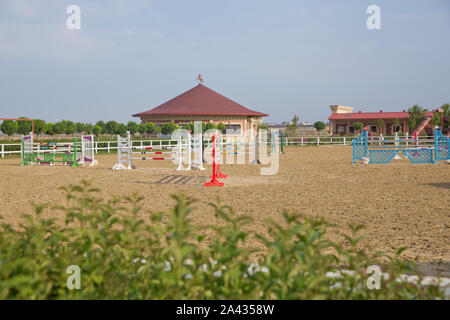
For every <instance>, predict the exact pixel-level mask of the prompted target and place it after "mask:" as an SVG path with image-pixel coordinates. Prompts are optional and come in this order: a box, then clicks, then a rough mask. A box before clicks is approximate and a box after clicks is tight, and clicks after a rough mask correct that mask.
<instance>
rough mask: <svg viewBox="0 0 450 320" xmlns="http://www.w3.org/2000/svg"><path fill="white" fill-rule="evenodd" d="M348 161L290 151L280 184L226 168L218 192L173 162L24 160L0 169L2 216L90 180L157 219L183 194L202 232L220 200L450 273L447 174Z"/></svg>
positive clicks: (311, 150)
mask: <svg viewBox="0 0 450 320" xmlns="http://www.w3.org/2000/svg"><path fill="white" fill-rule="evenodd" d="M351 158H352V149H351V147H341V146H329V147H327V146H321V147H318V148H317V147H305V148H299V147H290V148H288V149H287V154H285V155H282V156H281V158H280V166H279V172H278V173H277V174H276V175H272V176H262V175H260V168H261V167H263V166H264V165H250V164H249V165H223V168H222V171H223V172H224V173H225V174H227V175H228V176H229V177H228V178H227V179H223V180H222V181H223V182H225V186H224V187H216V188H206V187H203V183H204V182H205V181H207V180H209V179H208V176H209V175H210V174H211V166H206V167H207V170H206V171H184V172H180V171H175V170H174V168H175V165H174V164H173V163H172V162H170V161H139V160H137V161H135V163H136V165H137V169H136V170H129V171H112V170H110V168H111V167H112V166H113V164H114V163H115V162H116V159H117V158H116V156H115V155H99V156H98V157H97V159H98V161H99V163H100V165H99V166H97V167H95V168H89V167H85V168H70V167H64V166H56V165H55V166H53V167H48V166H39V167H37V166H28V167H19V166H18V165H17V164H18V162H19V160H18V159H17V158H15V159H5V160H0V177H1V179H0V199H1V204H2V205H1V206H0V215H2V216H3V217H4V220H5V221H6V222H8V223H12V224H13V225H16V224H17V223H18V221H19V217H20V215H21V214H22V213H25V212H27V213H30V212H31V211H32V203H33V202H37V203H49V204H55V203H61V202H62V201H64V193H63V192H62V191H61V190H59V189H58V188H59V187H61V186H66V185H68V184H70V183H78V182H80V181H81V180H82V179H87V180H90V181H91V182H92V183H93V184H94V185H95V186H97V187H99V188H101V189H102V191H103V194H104V195H106V196H107V197H112V196H117V195H120V194H122V195H129V194H131V193H133V192H138V193H139V194H141V195H142V196H144V202H143V207H144V208H145V209H150V210H153V211H165V210H167V209H169V208H170V207H171V206H172V205H173V203H174V202H173V200H172V199H171V197H170V195H172V194H174V193H178V192H183V193H185V194H187V195H189V196H191V197H194V198H196V199H198V202H197V203H196V208H197V210H195V211H194V212H193V213H192V219H193V222H194V223H195V224H197V225H202V224H205V223H214V221H215V218H214V213H213V210H212V209H211V208H210V207H209V206H208V202H210V201H212V200H214V199H215V198H217V197H220V199H221V200H222V201H223V203H225V204H228V205H230V206H232V207H233V208H234V209H235V211H236V212H238V213H241V214H248V215H250V216H252V217H253V219H254V223H252V225H251V228H254V229H255V230H256V231H259V230H264V229H265V228H266V227H267V225H268V223H267V219H269V218H270V219H274V220H276V221H282V212H283V210H288V211H290V212H296V213H301V214H304V215H308V216H320V217H324V218H326V219H327V220H328V221H330V222H331V223H334V224H336V226H337V227H336V228H337V229H339V230H344V229H345V228H346V226H347V225H348V224H349V223H359V224H364V225H365V226H366V228H365V229H364V230H363V233H364V234H365V235H366V236H367V238H366V239H365V240H364V242H363V244H364V245H365V246H372V247H374V248H376V249H378V250H383V251H386V252H389V250H390V249H391V247H392V246H394V247H407V248H408V249H407V250H406V252H405V253H404V257H405V258H407V259H410V260H414V261H416V262H418V263H422V264H423V265H424V266H427V265H428V264H427V263H430V262H431V263H433V265H439V266H440V267H439V268H441V271H443V272H444V274H450V165H448V164H445V163H443V162H441V163H439V164H438V165H433V164H414V165H413V164H410V163H409V161H407V160H396V161H395V162H393V163H392V164H384V165H381V164H379V165H375V164H371V165H364V164H352V163H351ZM56 214H57V213H55V212H51V211H47V212H45V215H47V216H48V215H56ZM331 237H332V238H333V237H334V235H331ZM333 240H337V239H333ZM248 245H249V246H250V247H257V246H258V245H259V244H258V243H256V241H255V242H253V241H250V242H249V243H248ZM424 268H425V269H424V270H426V267H424Z"/></svg>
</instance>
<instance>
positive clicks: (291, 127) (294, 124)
mask: <svg viewBox="0 0 450 320" xmlns="http://www.w3.org/2000/svg"><path fill="white" fill-rule="evenodd" d="M299 120H300V119H299V117H298V116H297V115H294V118H292V120H291V123H289V124H288V125H287V126H286V133H287V134H288V135H295V132H296V130H297V128H298V121H299ZM325 128H326V124H325V123H324V122H322V121H316V122H314V129H316V130H317V132H320V131H322V130H324V129H325Z"/></svg>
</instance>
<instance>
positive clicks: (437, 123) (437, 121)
mask: <svg viewBox="0 0 450 320" xmlns="http://www.w3.org/2000/svg"><path fill="white" fill-rule="evenodd" d="M430 123H431V125H432V127H433V128H434V127H436V126H440V125H441V115H440V114H439V112H435V113H434V114H433V117H432V118H431V121H430Z"/></svg>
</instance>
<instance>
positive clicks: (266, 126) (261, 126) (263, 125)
mask: <svg viewBox="0 0 450 320" xmlns="http://www.w3.org/2000/svg"><path fill="white" fill-rule="evenodd" d="M259 130H269V126H268V125H267V124H265V123H260V124H259V125H258V131H259Z"/></svg>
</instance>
